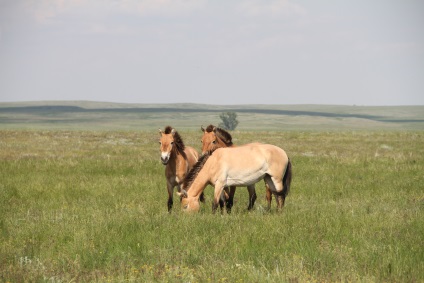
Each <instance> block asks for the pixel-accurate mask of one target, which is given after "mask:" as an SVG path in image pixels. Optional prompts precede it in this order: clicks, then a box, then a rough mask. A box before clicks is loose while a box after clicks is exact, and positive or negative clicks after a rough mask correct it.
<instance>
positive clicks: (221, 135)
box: [200, 125, 257, 212]
mask: <svg viewBox="0 0 424 283" xmlns="http://www.w3.org/2000/svg"><path fill="white" fill-rule="evenodd" d="M200 129H201V130H202V132H203V136H202V154H208V153H209V154H212V152H214V151H215V150H216V149H218V148H221V147H233V146H235V145H234V144H233V141H232V140H233V138H232V136H231V135H230V133H228V132H227V131H225V130H223V129H221V128H217V127H215V126H214V125H209V126H207V127H206V129H204V128H203V126H201V127H200ZM224 190H225V193H226V194H225V197H224V201H225V203H226V207H227V211H228V212H229V211H231V208H232V207H233V203H234V194H235V191H236V187H235V186H231V187H230V188H229V189H228V187H225V188H224ZM247 190H248V192H249V205H248V207H247V209H248V210H250V209H252V208H253V205H254V204H255V200H256V198H257V196H256V191H255V185H254V184H253V185H250V186H248V187H247ZM220 206H221V209H222V206H223V204H222V202H221V201H220Z"/></svg>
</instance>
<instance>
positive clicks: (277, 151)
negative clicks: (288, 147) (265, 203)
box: [181, 143, 292, 211]
mask: <svg viewBox="0 0 424 283" xmlns="http://www.w3.org/2000/svg"><path fill="white" fill-rule="evenodd" d="M291 178H292V168H291V162H290V160H289V158H288V157H287V154H286V152H285V151H284V150H282V149H281V148H279V147H277V146H274V145H270V144H259V143H255V144H248V145H244V146H240V147H234V148H219V149H217V150H215V151H214V153H213V154H211V155H210V154H206V155H204V156H202V157H201V158H200V159H199V161H198V162H197V163H196V165H195V166H194V167H193V169H192V170H191V171H190V173H189V174H188V175H187V177H186V179H185V181H184V183H183V185H182V187H183V189H182V191H181V196H182V200H181V207H182V209H183V210H184V211H198V210H199V208H200V204H199V197H200V194H201V193H202V192H203V190H204V189H205V187H206V186H207V185H208V184H211V185H213V186H214V187H215V193H214V201H213V206H212V208H213V211H215V210H216V208H217V207H218V203H219V198H220V195H221V193H222V190H223V189H224V187H226V186H248V185H252V184H255V183H256V182H258V181H259V180H261V179H264V180H265V182H266V184H267V185H268V187H269V189H270V191H271V192H272V193H273V194H274V195H275V197H276V200H277V208H278V210H280V209H281V208H282V207H283V206H284V202H285V199H286V197H287V195H288V193H289V190H290V183H291Z"/></svg>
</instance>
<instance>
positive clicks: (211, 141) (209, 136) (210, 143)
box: [200, 125, 221, 154]
mask: <svg viewBox="0 0 424 283" xmlns="http://www.w3.org/2000/svg"><path fill="white" fill-rule="evenodd" d="M200 129H201V130H202V132H203V136H202V154H206V153H211V152H213V151H214V150H215V149H217V148H219V147H221V146H220V141H219V139H218V138H217V137H216V127H215V126H213V125H209V126H207V127H206V129H204V128H203V127H200Z"/></svg>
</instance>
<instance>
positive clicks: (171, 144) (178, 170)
mask: <svg viewBox="0 0 424 283" xmlns="http://www.w3.org/2000/svg"><path fill="white" fill-rule="evenodd" d="M159 133H160V135H161V137H160V141H159V143H160V151H161V157H160V160H161V162H162V164H163V165H166V167H165V176H166V186H167V188H168V211H171V209H172V204H173V194H174V187H175V186H177V190H178V192H180V190H181V188H180V185H181V183H182V182H183V181H184V179H185V177H186V175H187V173H188V172H189V171H190V170H191V169H192V168H193V166H194V164H196V162H197V159H198V158H199V154H198V153H197V151H196V150H195V149H194V148H192V147H189V146H184V142H183V140H182V138H181V136H180V135H179V134H178V132H177V131H175V129H173V128H172V127H170V126H167V127H166V128H165V131H162V130H160V129H159Z"/></svg>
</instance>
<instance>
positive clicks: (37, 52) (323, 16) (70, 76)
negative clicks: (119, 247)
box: [0, 0, 424, 106]
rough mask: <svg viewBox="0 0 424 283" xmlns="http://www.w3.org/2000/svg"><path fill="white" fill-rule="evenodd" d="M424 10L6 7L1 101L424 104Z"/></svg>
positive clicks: (144, 0) (382, 2) (265, 2)
mask: <svg viewBox="0 0 424 283" xmlns="http://www.w3.org/2000/svg"><path fill="white" fill-rule="evenodd" d="M423 15H424V1H421V0H372V1H369V0H357V1H344V0H333V1H329V0H321V1H316V0H304V1H302V0H298V1H295V0H246V1H239V0H231V1H229V0H215V1H208V0H90V1H88V0H0V102H19V101H45V100H49V101H50V100H89V101H108V102H123V103H148V104H150V103H202V104H220V105H234V104H334V105H369V106H373V105H424V16H423Z"/></svg>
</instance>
